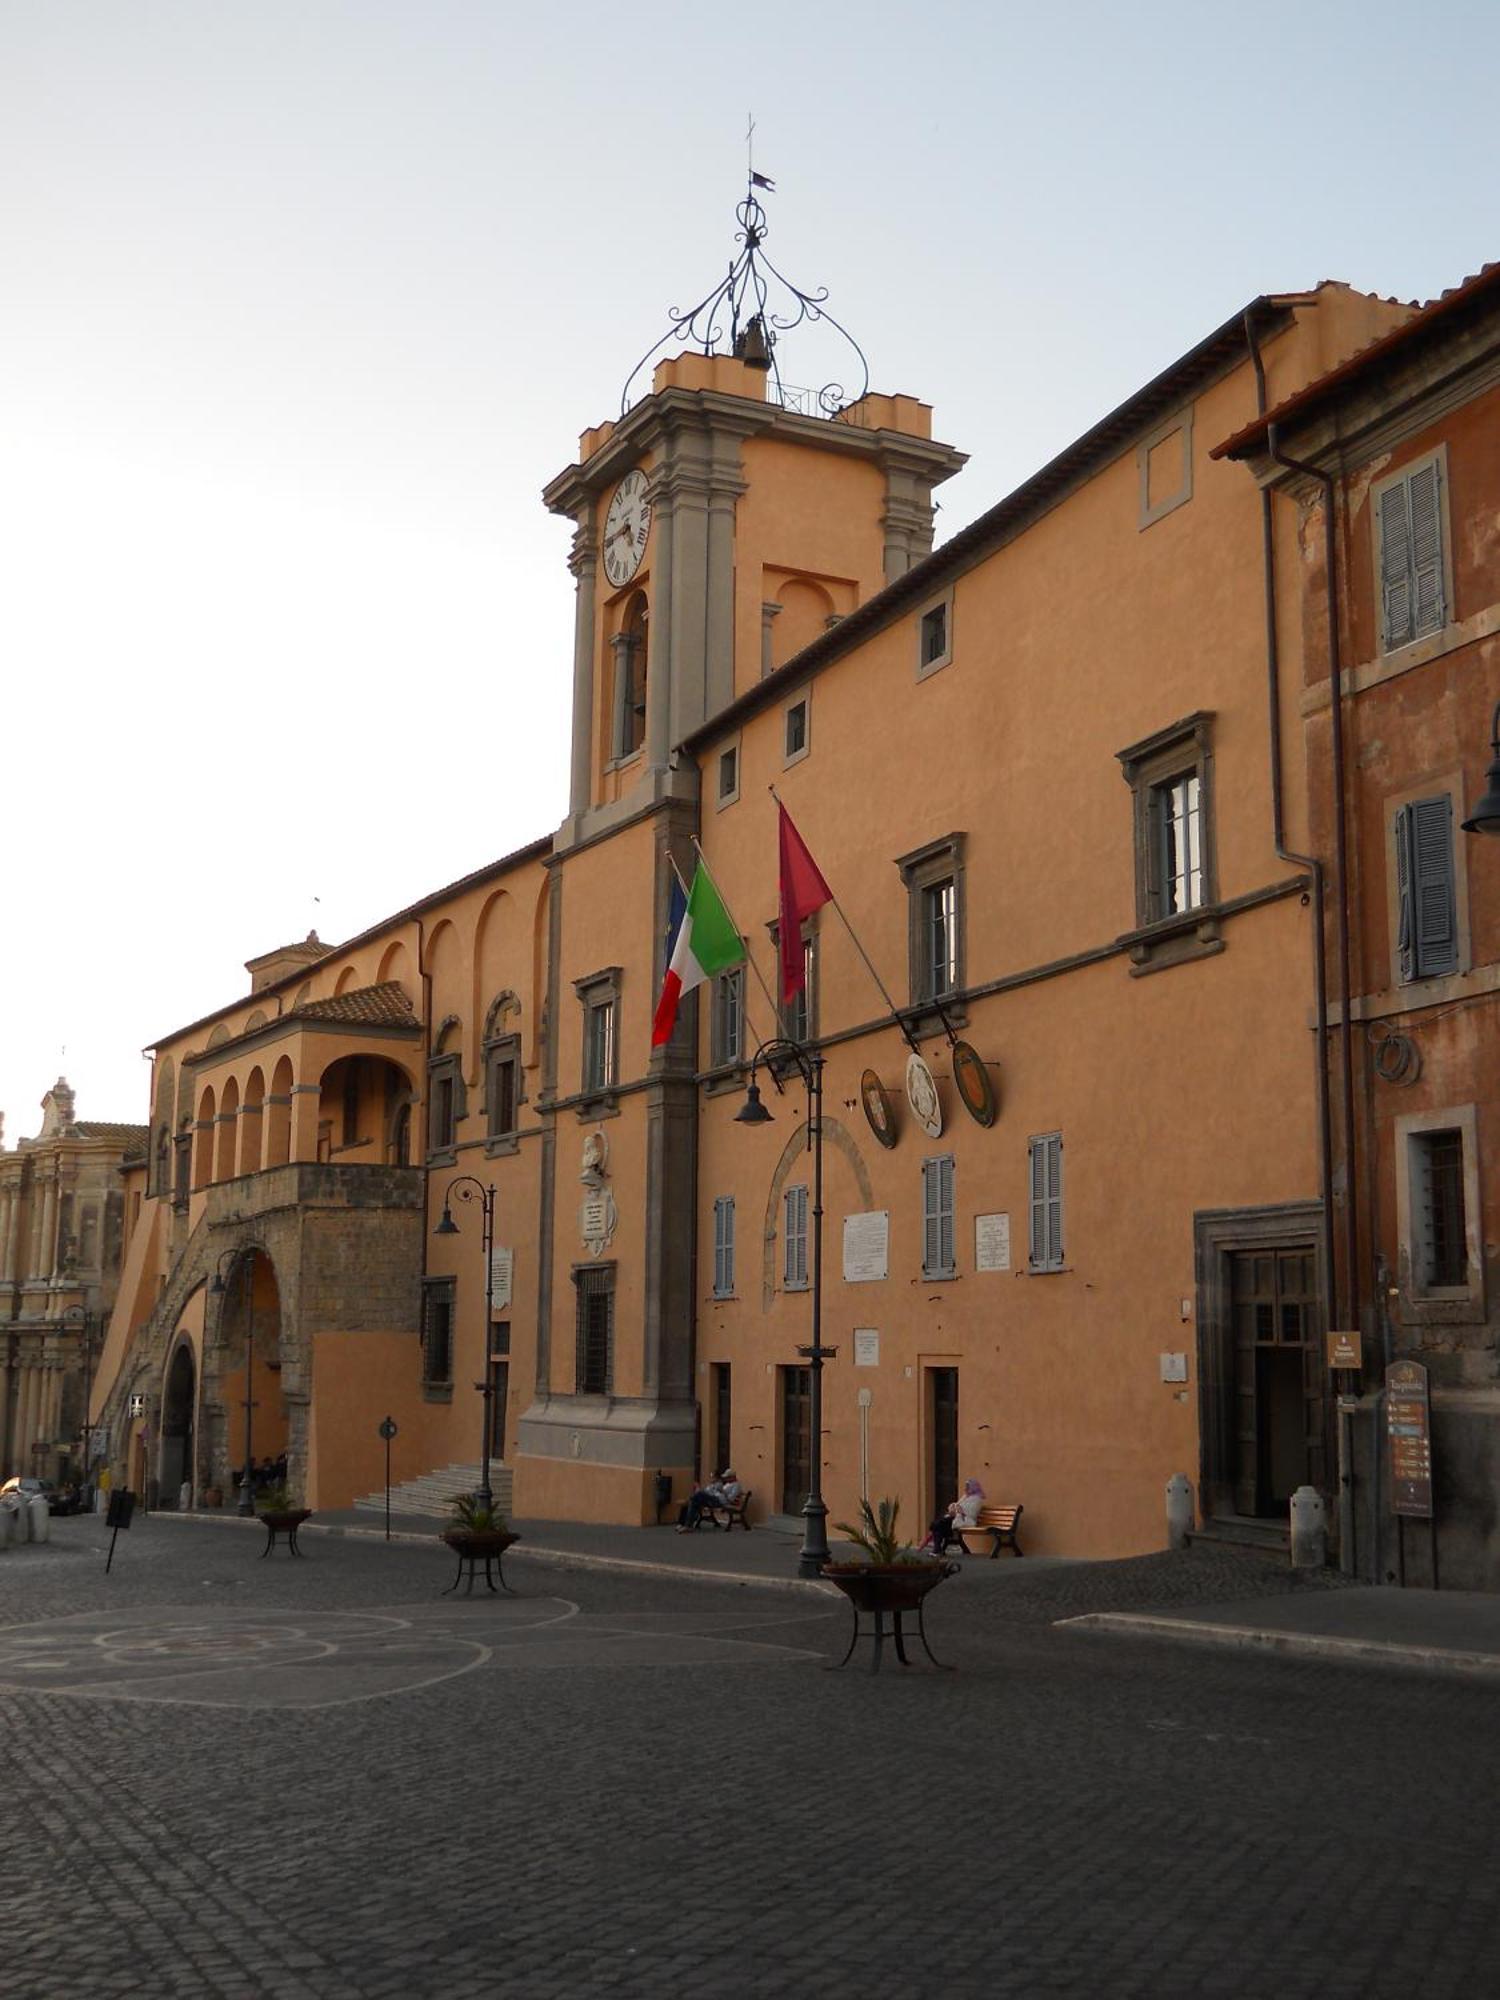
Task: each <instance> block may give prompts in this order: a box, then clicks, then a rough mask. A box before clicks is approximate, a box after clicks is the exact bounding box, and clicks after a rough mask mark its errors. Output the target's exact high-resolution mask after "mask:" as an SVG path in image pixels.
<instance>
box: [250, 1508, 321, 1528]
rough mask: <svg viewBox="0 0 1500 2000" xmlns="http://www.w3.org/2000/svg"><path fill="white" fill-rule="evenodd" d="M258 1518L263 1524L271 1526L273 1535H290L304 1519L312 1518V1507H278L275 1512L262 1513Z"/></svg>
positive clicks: (267, 1526)
mask: <svg viewBox="0 0 1500 2000" xmlns="http://www.w3.org/2000/svg"><path fill="white" fill-rule="evenodd" d="M258 1518H259V1521H260V1524H261V1526H262V1527H263V1528H269V1529H270V1530H271V1532H272V1534H273V1535H290V1534H294V1533H295V1532H296V1530H297V1529H298V1528H300V1527H301V1526H302V1523H303V1522H304V1521H307V1520H310V1519H311V1518H312V1508H311V1507H286V1508H278V1509H277V1511H276V1512H275V1513H273V1514H261V1515H260V1516H259V1517H258Z"/></svg>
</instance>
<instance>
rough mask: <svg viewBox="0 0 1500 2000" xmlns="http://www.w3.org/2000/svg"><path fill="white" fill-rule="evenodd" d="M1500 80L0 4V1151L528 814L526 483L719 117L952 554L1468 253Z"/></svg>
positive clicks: (644, 337)
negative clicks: (1114, 427) (311, 939)
mask: <svg viewBox="0 0 1500 2000" xmlns="http://www.w3.org/2000/svg"><path fill="white" fill-rule="evenodd" d="M1497 57H1500V13H1497V11H1496V10H1495V9H1494V7H1493V6H1491V5H1486V6H1460V5H1457V4H1453V0H1424V4H1423V5H1422V6H1421V7H1420V8H1417V7H1415V6H1413V5H1410V4H1408V5H1404V6H1395V5H1390V4H1386V0H1375V3H1374V4H1365V5H1346V4H1319V3H1318V0H1300V4H1285V3H1284V0H1262V4H1259V5H1257V6H1255V7H1245V6H1243V5H1234V6H1229V5H1220V4H1217V0H1191V4H1181V5H1175V4H1162V3H1161V0H1141V4H1138V5H1137V6H1135V7H1134V8H1121V7H1119V6H1118V5H1115V4H1110V5H1102V4H1092V0H1088V4H1083V0H1079V4H1066V0H1063V4H1055V5H1053V6H1050V7H1048V6H1042V5H1039V4H1036V0H1029V3H1028V4H1025V5H1015V4H1010V3H1009V0H991V4H985V5H979V4H956V0H925V4H923V5H922V6H920V7H914V6H911V5H909V4H889V0H864V4H860V5H849V4H844V3H843V0H830V4H824V5H818V4H808V5H805V6H804V7H803V8H802V9H801V10H799V11H795V12H794V11H792V10H789V9H771V8H760V9H755V8H752V9H748V10H747V9H745V8H742V7H718V8H708V7H705V6H703V5H701V4H671V3H670V0H634V4H632V5H630V6H628V7H623V6H620V5H618V4H608V5H606V4H602V0H571V4H569V5H567V6H551V7H541V6H527V7H521V6H514V5H510V4H504V0H0V689H3V697H0V700H3V707H0V719H3V731H0V786H3V790H0V811H3V819H0V824H3V827H4V833H5V839H4V858H3V864H0V866H3V876H0V880H3V883H4V891H5V895H4V911H3V923H0V1109H3V1111H4V1114H5V1138H6V1141H7V1142H8V1143H9V1144H12V1145H13V1144H14V1143H15V1141H16V1139H17V1138H19V1137H22V1136H30V1135H32V1134H33V1133H35V1132H36V1131H37V1129H38V1127H39V1125H40V1122H41V1119H40V1111H39V1109H38V1106H39V1103H40V1099H41V1097H42V1094H43V1092H44V1091H45V1090H46V1089H47V1088H48V1086H49V1085H50V1084H51V1082H52V1080H53V1079H54V1077H55V1076H56V1075H57V1073H58V1070H59V1068H60V1067H61V1068H63V1069H65V1070H66V1073H67V1075H68V1077H69V1079H70V1081H71V1082H72V1083H73V1085H74V1087H75V1089H76V1091H77V1093H78V1110H79V1115H80V1116H81V1117H84V1118H101V1119H103V1118H117V1119H133V1120H139V1121H141V1122H144V1121H145V1119H146V1117H147V1115H148V1105H147V1081H148V1076H147V1070H146V1067H145V1065H144V1063H143V1062H142V1061H141V1057H140V1050H141V1049H142V1048H143V1047H144V1046H146V1045H147V1044H148V1043H149V1042H150V1041H151V1040H152V1039H153V1038H155V1037H158V1036H161V1035H163V1034H165V1033H167V1032H168V1031H170V1030H172V1029H173V1028H176V1027H178V1026H180V1025H182V1024H183V1023H185V1022H187V1021H190V1020H193V1019H195V1018H197V1017H198V1016H199V1015H201V1014H204V1013H206V1012H208V1011H210V1010H211V1009H212V1008H214V1007H217V1006H219V1005H222V1004H224V1003H226V1002H228V1001H230V1000H233V999H234V998H236V997H237V996H238V995H239V994H241V993H242V992H244V990H245V989H246V986H247V984H248V982H247V980H246V977H245V974H244V972H243V969H242V967H243V963H244V961H245V960H246V959H247V958H250V957H252V956H255V955H257V954H258V953H260V952H263V951H266V950H269V949H270V948H271V947H272V946H275V945H278V944H281V943H283V942H285V941H286V940H287V939H289V938H293V937H300V936H303V935H304V934H305V933H306V932H307V931H308V930H309V929H310V928H311V927H312V926H314V925H316V927H317V929H318V931H319V933H320V934H321V935H322V936H323V937H324V938H325V939H328V940H330V941H336V940H338V939H341V938H344V937H348V936H351V935H353V934H354V933H355V932H357V931H359V930H362V929H364V928H365V927H366V926H368V925H369V924H371V923H373V922H375V921H376V920H378V919H379V918H380V917H381V916H383V915H385V914H387V913H389V912H391V911H394V910H396V909H399V908H401V907H402V906H403V905H404V904H406V903H408V902H410V901H412V900H414V899H415V898H416V897H418V896H420V895H422V894H424V893H426V892H428V891H430V890H433V889H436V888H438V887H440V886H441V885H442V884H444V883H445V882H448V881H451V880H453V879H454V878H455V877H457V876H459V875H462V874H465V873H467V872H468V871H469V870H470V869H473V868H476V867H478V866H480V865H482V864H483V863H484V862H486V861H489V860H492V859H495V858H497V857H498V856H500V855H502V854H504V853H506V852H508V851H509V850H510V849H511V848H513V847H516V846H519V845H521V844H522V843H523V842H525V841H528V840H530V839H532V838H533V837H535V836H537V835H539V834H542V833H546V832H549V831H550V830H551V829H552V828H553V827H554V826H555V825H556V823H557V821H558V819H559V817H560V816H561V814H562V811H563V809H564V806H565V804H566V796H565V793H566V771H567V720H568V718H567V707H568V690H569V684H570V678H571V649H572V604H571V597H572V580H571V578H570V577H569V574H568V571H567V568H566V556H567V549H568V540H569V531H568V528H567V526H566V524H565V523H563V522H560V521H557V520H555V519H554V518H553V517H551V516H550V515H548V514H547V512H546V511H545V509H544V508H543V507H542V505H541V501H540V498H539V494H540V489H541V487H542V485H543V483H544V481H545V480H547V479H548V478H550V477H551V476H552V474H553V473H555V472H557V471H558V470H560V469H561V468H562V467H563V466H565V465H567V464H569V463H571V462H572V460H573V459H574V458H575V457H576V454H577V440H578V433H579V431H580V430H581V429H583V428H584V427H585V426H586V425H588V424H592V423H595V422H597V421H599V420H600V419H602V418H604V417H607V416H611V415H613V414H615V413H616V412H617V410H618V407H619V396H620V389H621V385H622V383H623V380H624V377H625V375H626V374H627V372H628V371H629V369H630V368H631V366H632V365H633V364H634V362H635V361H636V359H637V358H638V356H639V355H640V353H641V351H642V350H643V349H644V348H645V347H646V346H647V345H648V344H649V343H650V341H651V340H652V339H653V338H654V337H655V336H656V334H657V333H658V332H661V331H663V330H664V329H665V327H666V324H667V308H668V307H669V306H672V305H679V306H685V305H688V304H690V303H692V302H693V301H694V300H695V299H696V298H697V297H698V296H700V295H701V294H702V293H703V292H705V291H706V290H707V289H708V288H709V286H710V285H711V284H713V282H714V281H715V279H716V278H717V277H718V276H719V275H720V274H721V273H722V271H723V270H724V268H725V267H726V265H727V263H728V260H729V257H730V255H731V254H732V250H733V243H732V230H733V210H734V204H735V202H736V200H737V199H738V198H739V196H740V194H741V192H742V191H743V185H744V172H745V140H744V134H745V122H746V116H747V113H748V112H749V111H750V110H751V109H752V108H753V110H754V113H755V118H756V165H757V167H758V168H760V169H762V170H763V171H765V172H766V173H768V174H770V175H772V176H773V177H774V178H775V180H776V183H777V192H776V194H775V195H774V196H773V197H771V198H770V200H769V202H768V208H769V211H770V216H771V227H772V234H771V237H770V239H769V241H768V244H767V248H768V250H769V251H770V253H771V255H772V257H773V258H774V259H775V261H776V262H777V263H778V264H779V265H780V266H781V268H782V269H783V270H785V271H786V272H787V273H788V274H789V275H790V276H791V277H793V278H795V279H796V280H797V281H798V282H799V283H801V284H803V285H804V286H806V287H809V288H810V287H813V286H816V285H826V286H827V287H828V288H829V293H830V297H829V304H830V307H831V309H832V310H833V311H834V312H836V313H837V314H838V315H839V317H840V318H841V319H842V320H843V321H844V323H845V324H846V325H847V326H849V327H850V328H851V330H852V331H853V332H854V333H855V334H856V336H857V337H858V338H859V340H860V341H861V344H862V345H863V347H864V349H865V352H866V353H867V355H868V356H869V360H870V368H871V377H872V383H873V386H874V387H876V388H878V389H886V390H902V391H907V392H909V393H912V394H916V395H920V396H922V397H923V398H924V399H925V400H927V401H929V402H931V403H932V404H933V405H934V406H935V412H936V415H935V428H936V432H937V434H938V435H939V436H940V437H942V438H944V439H946V440H948V441H949V442H951V443H953V444H956V445H958V446H959V447H960V448H961V449H963V450H965V451H967V452H969V453H970V455H971V463H970V465H969V467H968V469H967V470H966V471H965V472H964V473H963V474H961V475H960V477H959V478H958V479H957V480H955V481H953V482H952V483H951V484H950V485H949V486H948V487H946V488H945V489H944V490H943V494H942V500H943V511H942V513H941V514H940V516H939V536H940V539H941V538H942V537H945V536H946V535H948V534H951V533H952V532H953V531H954V530H955V529H956V528H958V527H961V526H962V525H963V524H964V523H965V522H966V521H968V520H970V519H972V518H973V517H974V515H976V514H978V513H980V512H982V511H983V510H984V509H985V508H986V507H989V506H991V505H993V504H994V502H995V501H996V500H998V499H1000V498H1001V497H1002V496H1003V495H1004V494H1005V493H1006V492H1007V491H1008V490H1009V489H1010V488H1011V487H1013V486H1014V485H1015V484H1016V483H1017V481H1018V480H1020V479H1022V478H1024V477H1025V475H1026V474H1027V473H1028V472H1030V471H1032V470H1034V469H1035V468H1036V467H1037V466H1038V465H1039V464H1041V463H1043V462H1044V461H1045V460H1047V459H1048V458H1050V457H1051V456H1052V455H1053V454H1054V453H1055V452H1056V451H1058V450H1060V449H1061V448H1062V447H1063V446H1064V445H1065V444H1067V443H1068V442H1069V441H1070V440H1071V439H1072V438H1074V437H1076V436H1077V435H1078V433H1079V432H1080V431H1082V430H1084V429H1086V428H1087V427H1088V425H1089V424H1090V423H1092V422H1093V421H1094V420H1095V419H1096V418H1098V417H1099V416H1101V415H1103V414H1104V413H1105V412H1106V411H1108V410H1109V409H1110V408H1112V407H1113V406H1114V405H1115V404H1116V403H1118V402H1119V401H1120V400H1121V399H1122V398H1123V397H1125V396H1126V395H1128V394H1129V393H1130V392H1131V391H1132V390H1133V389H1134V388H1136V387H1138V386H1139V385H1140V384H1141V383H1143V382H1145V381H1146V380H1148V379H1149V378H1150V377H1151V376H1153V375H1155V374H1156V373H1158V372H1159V371H1160V370H1161V369H1162V368H1163V367H1165V366H1166V365H1167V364H1168V363H1170V362H1171V361H1172V360H1174V359H1175V358H1176V357H1177V356H1178V355H1179V354H1181V353H1183V352H1184V351H1185V350H1186V349H1187V348H1189V347H1191V346H1192V345H1194V344H1195V343H1196V342H1197V341H1198V340H1199V339H1201V338H1202V337H1203V335H1204V334H1206V333H1208V332H1209V331H1210V330H1211V329H1212V328H1213V327H1214V326H1216V325H1217V324H1218V323H1219V322H1220V321H1221V320H1223V319H1225V318H1226V317H1227V316H1228V315H1229V314H1230V313H1232V312H1234V311H1236V310H1237V309H1238V308H1239V307H1240V306H1242V305H1243V304H1244V303H1245V302H1246V301H1247V300H1248V299H1250V298H1252V297H1254V296H1255V295H1256V294H1258V293H1260V292H1264V291H1280V290H1285V289H1290V288H1294V287H1301V286H1305V285H1309V284H1313V283H1315V282H1316V281H1317V280H1318V279H1320V278H1324V277H1337V278H1344V279H1347V280H1348V281H1350V282H1351V283H1353V284H1356V285H1358V286H1361V287H1363V288H1366V289H1369V290H1373V291H1378V292H1382V293H1389V294H1394V295H1396V296H1400V297H1410V298H1425V297H1429V296H1431V295H1433V294H1434V293H1436V292H1438V291H1440V290H1442V289H1443V288H1444V287H1446V286H1448V285H1450V284H1453V283H1455V282H1457V281H1458V279H1460V278H1461V277H1463V276H1464V275H1465V274H1466V273H1467V272H1470V271H1473V270H1475V269H1477V268H1478V267H1479V265H1480V264H1482V263H1483V262H1485V261H1486V259H1488V258H1493V257H1495V256H1497V255H1500V223H1497V221H1496V220H1495V217H1494V204H1495V189H1496V186H1497V175H1496V161H1495V150H1496V148H1495V138H1494V132H1495V119H1494V115H1493V105H1492V101H1491V100H1492V96H1493V89H1494V78H1495V75H1496V71H1497ZM780 359H781V362H782V368H783V373H784V374H785V376H786V377H787V379H788V380H790V381H793V382H803V381H811V380H813V379H814V377H815V376H816V379H818V380H821V379H822V374H821V373H820V372H819V371H817V370H815V369H813V368H806V369H804V368H803V367H802V366H800V365H799V360H798V355H797V351H796V350H795V349H794V348H793V347H792V346H791V344H790V343H788V345H787V346H785V347H784V348H783V350H782V353H781V356H780ZM1480 750H1482V746H1479V748H1477V749H1476V758H1477V757H1478V756H1479V754H1480ZM1477 768H1478V765H1477V764H1476V769H1477ZM767 866H768V867H770V866H771V862H770V859H769V858H768V862H767ZM64 1050H66V1053H65V1054H64Z"/></svg>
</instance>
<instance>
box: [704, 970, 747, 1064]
mask: <svg viewBox="0 0 1500 2000" xmlns="http://www.w3.org/2000/svg"><path fill="white" fill-rule="evenodd" d="M709 990H710V994H711V1003H710V1010H709V1025H708V1059H709V1066H710V1068H712V1069H743V1068H744V1066H745V1029H746V1026H747V1022H746V1015H745V968H744V966H743V965H732V966H730V968H729V970H728V971H727V972H716V973H715V974H714V976H713V979H712V980H711V981H710V987H709ZM731 992H734V993H737V994H738V996H739V998H738V1003H737V1005H736V1006H735V1008H734V1010H733V1012H734V1018H735V1034H734V1046H733V1048H730V1047H729V1046H728V1041H729V1037H728V1036H727V1035H726V1033H725V1029H726V1027H727V1026H728V1019H729V1004H728V995H729V994H730V993H731Z"/></svg>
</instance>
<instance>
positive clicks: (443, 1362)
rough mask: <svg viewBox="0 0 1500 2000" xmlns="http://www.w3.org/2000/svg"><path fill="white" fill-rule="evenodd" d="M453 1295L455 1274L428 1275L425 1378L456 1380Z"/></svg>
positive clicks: (437, 1382) (444, 1381) (434, 1381)
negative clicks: (444, 1276)
mask: <svg viewBox="0 0 1500 2000" xmlns="http://www.w3.org/2000/svg"><path fill="white" fill-rule="evenodd" d="M453 1297H454V1283H453V1280H452V1279H451V1278H430V1279H428V1281H427V1283H426V1285H425V1287H424V1292H423V1300H422V1304H423V1308H424V1310H423V1325H422V1380H423V1382H424V1383H425V1384H430V1385H435V1386H436V1385H443V1384H447V1383H451V1382H452V1380H453Z"/></svg>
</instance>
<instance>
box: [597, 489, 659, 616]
mask: <svg viewBox="0 0 1500 2000" xmlns="http://www.w3.org/2000/svg"><path fill="white" fill-rule="evenodd" d="M650 533H651V502H650V500H649V499H648V498H647V496H646V475H645V473H644V472H642V471H641V469H640V467H639V466H637V467H636V469H635V470H634V471H633V472H627V473H626V475H625V477H624V478H623V479H622V480H621V481H620V483H619V485H618V486H617V487H616V488H615V490H614V493H613V494H612V495H611V497H610V502H609V507H608V510H607V511H606V513H605V516H604V574H605V575H606V576H607V577H608V578H609V580H610V582H611V583H612V584H613V585H614V586H615V587H616V589H618V588H619V586H620V585H621V584H622V583H629V581H630V579H631V578H632V577H633V576H634V575H635V573H636V571H637V570H638V569H639V568H640V566H641V558H642V557H643V556H644V555H645V553H646V538H647V536H648V535H649V534H650Z"/></svg>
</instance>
